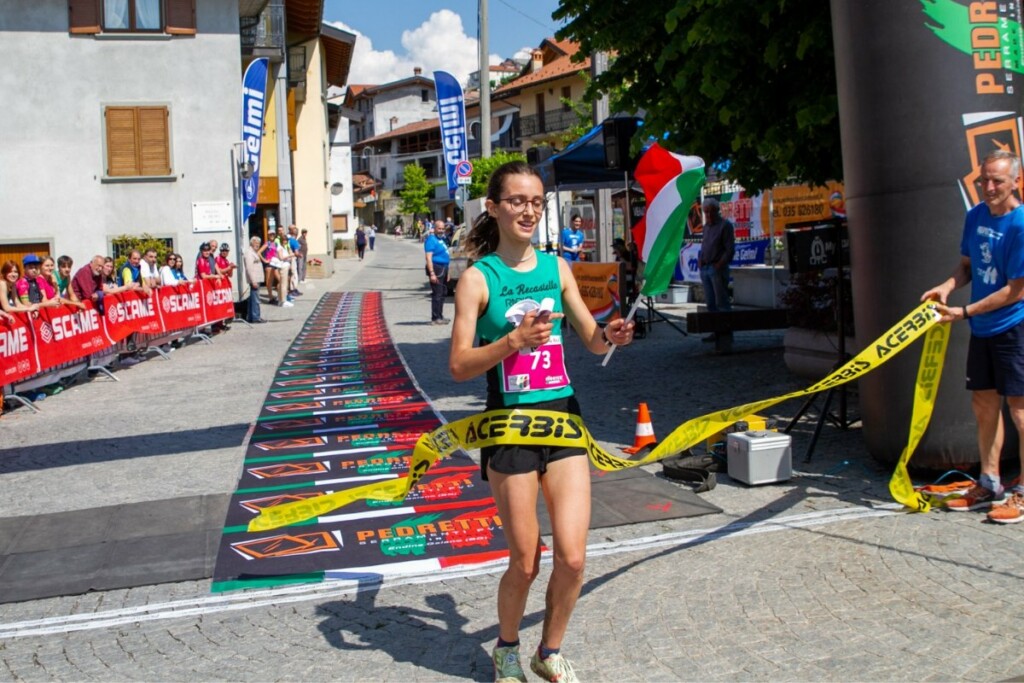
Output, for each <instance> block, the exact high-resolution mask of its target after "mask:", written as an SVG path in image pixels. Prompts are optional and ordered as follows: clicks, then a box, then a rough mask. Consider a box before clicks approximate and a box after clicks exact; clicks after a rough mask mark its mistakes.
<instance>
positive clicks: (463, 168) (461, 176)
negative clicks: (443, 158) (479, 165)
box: [455, 159, 473, 185]
mask: <svg viewBox="0 0 1024 683" xmlns="http://www.w3.org/2000/svg"><path fill="white" fill-rule="evenodd" d="M455 183H456V184H457V185H470V184H472V183H473V164H472V162H470V161H469V160H468V159H463V160H462V161H460V162H459V163H457V164H455Z"/></svg>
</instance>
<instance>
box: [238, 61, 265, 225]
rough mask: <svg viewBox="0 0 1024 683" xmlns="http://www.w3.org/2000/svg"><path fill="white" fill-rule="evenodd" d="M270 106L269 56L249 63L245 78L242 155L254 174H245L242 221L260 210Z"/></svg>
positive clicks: (243, 85)
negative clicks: (262, 155) (262, 158)
mask: <svg viewBox="0 0 1024 683" xmlns="http://www.w3.org/2000/svg"><path fill="white" fill-rule="evenodd" d="M266 109H267V59H266V58H265V57H260V58H259V59H254V60H253V61H252V62H250V63H249V66H248V67H247V68H246V69H245V76H244V77H243V78H242V142H244V143H245V144H243V145H242V158H241V159H240V160H239V161H241V162H243V163H249V164H251V165H252V175H251V176H250V177H248V178H242V181H241V186H242V190H241V191H242V197H241V200H242V224H243V225H245V223H246V222H247V221H248V220H249V216H251V215H252V214H253V212H255V211H256V197H257V195H258V194H259V187H260V150H261V148H262V145H263V119H264V118H265V117H266Z"/></svg>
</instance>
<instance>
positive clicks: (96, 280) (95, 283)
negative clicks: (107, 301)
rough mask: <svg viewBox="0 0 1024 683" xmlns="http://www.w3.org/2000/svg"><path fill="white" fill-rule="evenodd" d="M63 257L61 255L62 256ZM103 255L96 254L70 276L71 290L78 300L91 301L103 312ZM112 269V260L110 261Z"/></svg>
mask: <svg viewBox="0 0 1024 683" xmlns="http://www.w3.org/2000/svg"><path fill="white" fill-rule="evenodd" d="M62 258H63V257H62ZM103 268H104V260H103V257H102V256H100V255H99V254H97V255H96V256H93V257H92V259H91V260H90V261H89V263H87V264H85V265H84V266H82V267H81V268H79V269H78V272H77V273H75V276H74V277H73V278H71V291H72V292H74V294H75V296H76V297H78V300H79V301H92V302H93V303H94V304H96V309H97V310H98V311H99V312H100V313H103V295H104V293H105V292H104V290H103ZM110 268H111V270H113V268H114V262H113V261H111V262H110Z"/></svg>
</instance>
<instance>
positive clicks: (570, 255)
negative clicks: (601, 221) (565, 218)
mask: <svg viewBox="0 0 1024 683" xmlns="http://www.w3.org/2000/svg"><path fill="white" fill-rule="evenodd" d="M569 223H570V224H571V227H568V228H563V229H562V256H564V257H565V260H566V261H568V262H570V263H572V262H573V261H579V260H580V252H582V251H583V219H582V218H580V215H579V214H578V213H574V214H573V215H572V218H571V219H570V220H569Z"/></svg>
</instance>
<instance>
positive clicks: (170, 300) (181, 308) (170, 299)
mask: <svg viewBox="0 0 1024 683" xmlns="http://www.w3.org/2000/svg"><path fill="white" fill-rule="evenodd" d="M160 307H161V308H162V309H163V310H164V313H187V312H188V311H196V310H199V309H200V308H202V302H201V301H200V300H199V295H198V294H196V293H195V292H190V293H188V294H167V295H166V296H163V297H161V298H160Z"/></svg>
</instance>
